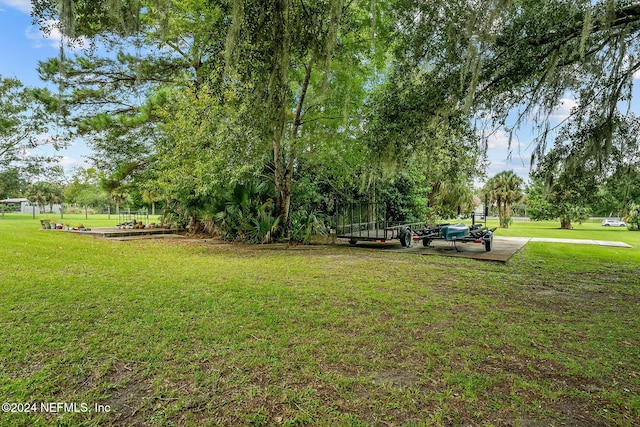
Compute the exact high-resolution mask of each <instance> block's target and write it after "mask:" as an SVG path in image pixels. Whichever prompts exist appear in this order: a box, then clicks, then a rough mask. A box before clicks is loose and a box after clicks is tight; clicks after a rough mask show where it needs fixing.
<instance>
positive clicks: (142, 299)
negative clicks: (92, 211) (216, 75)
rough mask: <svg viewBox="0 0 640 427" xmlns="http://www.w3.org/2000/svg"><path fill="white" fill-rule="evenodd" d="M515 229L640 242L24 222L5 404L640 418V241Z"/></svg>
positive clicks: (200, 418)
mask: <svg viewBox="0 0 640 427" xmlns="http://www.w3.org/2000/svg"><path fill="white" fill-rule="evenodd" d="M44 217H47V216H46V215H42V216H38V217H37V218H38V219H40V218H44ZM65 217H68V218H65V220H64V222H65V223H66V222H67V220H68V221H69V222H70V224H71V225H72V226H76V225H78V224H75V222H78V223H79V222H82V223H83V225H85V226H87V227H97V226H105V225H111V226H113V225H115V223H116V222H117V218H115V217H114V216H112V219H111V220H107V219H106V215H105V216H95V217H93V216H89V218H88V219H84V216H83V215H77V216H73V217H71V216H66V215H65ZM490 225H491V224H490ZM496 235H514V236H535V237H559V238H576V239H599V240H619V241H624V242H626V243H629V244H631V245H633V246H634V248H633V249H621V248H610V247H599V246H586V245H567V244H555V243H554V244H552V243H529V244H527V246H526V247H524V248H523V249H522V250H521V251H520V252H519V253H518V254H516V255H515V256H514V258H512V260H511V261H510V262H509V263H508V264H507V265H500V264H494V263H486V262H478V261H473V260H466V259H457V258H439V257H425V256H420V255H412V254H403V253H389V252H381V251H377V250H375V249H366V248H359V247H357V246H356V247H349V246H348V245H333V246H310V247H304V246H298V247H295V248H292V249H283V248H282V246H246V245H212V244H205V243H202V242H183V241H167V240H144V241H130V242H116V241H106V240H101V239H95V238H91V237H87V236H81V235H77V234H70V233H64V232H57V231H44V230H39V221H38V220H33V219H31V218H30V216H27V215H25V216H20V215H14V214H11V215H6V217H5V220H0V331H1V332H0V333H1V335H2V339H1V340H0V400H2V402H3V403H4V402H8V403H13V404H15V405H14V407H15V408H16V409H17V405H18V404H25V403H36V404H37V408H36V409H37V411H35V412H32V413H10V412H0V425H2V426H21V425H24V426H33V425H35V426H38V425H42V426H49V425H59V426H63V425H64V426H76V425H87V426H91V425H100V426H109V425H151V426H171V425H283V426H293V425H314V426H315V425H320V426H334V425H338V426H340V425H342V426H367V425H408V426H417V425H438V426H440V425H442V426H457V425H463V426H468V425H480V426H513V425H520V426H549V425H557V426H560V425H569V426H609V425H612V426H615V425H621V426H634V425H638V424H640V316H639V314H640V233H637V232H629V231H627V230H626V229H616V228H608V227H607V228H604V227H601V226H600V225H599V224H595V223H584V224H583V225H578V224H576V225H575V227H574V229H573V230H559V229H558V223H551V222H549V223H519V222H517V223H514V224H513V225H512V228H510V229H509V230H498V231H497V232H496ZM43 402H63V403H67V404H68V405H69V404H73V403H75V404H76V405H77V408H78V409H79V410H78V411H77V412H69V411H66V412H65V411H60V412H58V413H53V412H51V411H49V412H46V413H45V412H43V411H42V406H41V403H43ZM82 404H86V408H88V411H87V412H83V411H82V409H83V408H85V407H84V406H82ZM96 404H98V405H101V406H100V407H99V408H101V409H102V410H103V412H95V411H93V410H94V409H95V406H94V405H96ZM107 407H108V409H109V411H108V412H105V410H106V408H107ZM54 408H55V406H54ZM10 409H11V408H10ZM67 409H73V408H72V407H68V408H67Z"/></svg>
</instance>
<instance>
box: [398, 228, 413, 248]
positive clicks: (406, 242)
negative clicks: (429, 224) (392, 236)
mask: <svg viewBox="0 0 640 427" xmlns="http://www.w3.org/2000/svg"><path fill="white" fill-rule="evenodd" d="M400 245H401V246H402V247H403V248H408V247H410V246H411V229H410V228H409V227H407V228H405V229H403V230H402V232H401V233H400Z"/></svg>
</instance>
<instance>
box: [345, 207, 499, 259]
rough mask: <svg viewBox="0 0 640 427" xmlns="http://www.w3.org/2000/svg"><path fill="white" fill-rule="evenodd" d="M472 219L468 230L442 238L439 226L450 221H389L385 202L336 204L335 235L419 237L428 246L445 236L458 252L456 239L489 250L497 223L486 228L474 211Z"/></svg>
mask: <svg viewBox="0 0 640 427" xmlns="http://www.w3.org/2000/svg"><path fill="white" fill-rule="evenodd" d="M485 218H486V216H485ZM471 221H472V225H471V227H469V234H467V235H465V236H462V237H458V238H454V239H445V238H444V237H442V236H440V230H441V229H442V227H444V226H447V225H451V224H438V225H432V226H429V225H425V224H423V223H402V222H391V221H388V219H387V210H386V206H385V205H384V204H375V203H368V202H360V203H355V204H354V203H351V204H349V205H344V206H341V207H338V209H337V210H336V217H335V224H336V238H338V239H346V240H348V241H349V243H350V244H351V245H355V244H357V243H358V242H360V241H368V242H387V241H390V240H396V239H398V240H400V245H401V246H402V247H410V246H411V244H412V241H414V240H415V241H419V240H422V245H423V246H424V247H431V242H432V241H433V240H447V241H449V242H452V244H453V247H454V248H455V249H456V251H458V252H460V249H458V247H457V243H458V242H463V243H469V242H473V243H481V244H482V245H484V247H485V250H486V251H487V252H489V251H491V248H492V246H493V232H494V231H495V230H496V228H497V227H496V228H492V229H489V228H487V227H486V222H485V226H484V227H483V226H482V225H481V224H476V223H475V215H474V214H473V213H472V215H471Z"/></svg>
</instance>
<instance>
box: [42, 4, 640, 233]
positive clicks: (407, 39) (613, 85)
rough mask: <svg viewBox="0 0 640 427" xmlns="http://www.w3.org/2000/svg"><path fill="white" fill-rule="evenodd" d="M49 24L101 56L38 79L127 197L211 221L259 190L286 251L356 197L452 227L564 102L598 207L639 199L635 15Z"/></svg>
mask: <svg viewBox="0 0 640 427" xmlns="http://www.w3.org/2000/svg"><path fill="white" fill-rule="evenodd" d="M34 15H35V17H36V20H38V21H39V22H40V23H41V25H43V26H44V27H47V26H49V25H51V23H52V22H57V21H55V20H53V21H52V20H51V18H57V19H59V20H60V26H61V29H62V30H63V33H64V34H65V38H66V41H68V42H74V41H77V40H79V39H80V38H82V37H85V38H87V39H88V40H89V42H90V46H89V49H85V50H84V51H81V52H80V53H79V54H77V55H75V56H72V57H69V56H67V55H65V54H64V49H62V50H61V55H60V57H59V58H53V59H51V60H49V61H47V62H44V63H42V64H41V66H40V72H41V74H42V76H43V78H45V79H47V80H49V81H51V82H54V83H56V84H57V85H58V87H59V89H60V94H59V96H58V97H57V98H55V99H54V98H53V97H50V98H49V101H50V108H51V109H53V108H54V107H55V109H56V110H57V111H59V112H63V113H65V114H66V113H67V109H69V110H68V114H66V115H65V118H66V120H67V124H68V125H69V127H68V129H69V130H70V131H72V132H73V133H75V134H77V135H81V136H82V137H83V138H85V139H86V140H88V141H89V143H90V145H91V146H92V147H93V148H94V150H95V158H94V162H95V165H96V166H97V167H98V169H99V170H100V171H101V173H102V174H103V175H104V177H105V178H104V184H105V185H104V186H103V187H104V189H105V190H106V191H108V192H109V193H110V194H111V196H112V198H113V200H115V201H116V203H119V199H120V198H121V195H122V194H123V193H124V190H127V191H133V192H134V193H135V192H137V193H138V194H140V195H142V194H146V196H145V198H146V199H149V195H150V194H153V199H154V200H162V201H164V202H166V204H167V205H170V206H174V207H178V206H180V209H181V211H182V212H183V213H187V212H189V213H191V214H193V215H194V216H192V217H190V218H189V219H188V220H187V221H186V222H187V223H194V224H195V223H197V222H200V221H202V220H204V218H203V217H200V216H198V215H200V214H201V213H202V212H206V211H211V210H212V209H214V206H216V205H217V204H219V203H220V202H221V201H222V200H223V199H224V196H223V194H225V192H228V191H231V190H232V189H233V188H234V187H235V186H236V185H237V184H240V185H242V183H243V182H247V181H252V180H259V181H262V182H264V183H265V185H269V186H271V187H272V191H273V195H274V196H273V207H272V210H273V212H270V213H269V215H273V216H274V217H276V218H279V224H280V226H279V227H278V229H277V230H276V232H275V233H273V234H272V236H274V237H275V236H286V234H287V230H290V229H291V228H290V224H289V215H290V214H291V213H292V212H295V211H296V210H299V209H301V210H303V211H307V212H312V211H317V212H319V213H320V214H322V215H330V214H331V213H332V212H333V210H334V209H335V204H336V203H339V202H343V201H349V200H353V199H359V198H368V199H369V200H371V201H375V202H386V203H387V204H389V205H390V208H389V210H390V211H392V212H394V216H395V215H397V217H398V218H422V219H424V217H425V216H426V215H429V214H437V215H443V216H450V215H452V214H455V213H457V212H458V211H463V212H464V211H469V210H470V209H471V205H472V195H473V193H472V191H471V186H472V183H473V182H474V180H477V179H479V178H482V177H483V173H484V169H485V161H486V156H485V154H484V152H483V150H482V145H483V144H482V139H483V138H484V137H483V135H486V134H485V133H484V132H483V131H484V130H486V129H496V128H502V129H504V130H506V131H507V132H508V133H509V134H510V135H513V131H515V130H516V129H517V128H518V127H519V126H520V125H521V124H523V123H524V122H526V121H530V120H533V121H534V123H535V125H536V126H537V127H538V128H537V130H538V132H537V134H538V135H539V138H538V143H539V144H538V149H537V151H536V155H535V158H536V159H538V160H540V161H541V162H542V163H545V162H546V161H545V160H544V159H543V157H544V155H545V154H546V148H547V141H549V140H550V139H552V138H554V136H555V135H556V130H557V129H551V127H550V123H551V120H550V119H551V117H552V114H553V112H554V111H555V110H556V108H557V107H558V106H560V105H561V104H562V103H563V102H565V101H566V100H567V97H569V98H572V99H574V100H576V102H575V104H576V107H575V108H574V109H573V110H572V111H571V115H570V119H569V120H567V121H566V122H563V123H560V124H559V129H560V132H559V133H558V135H559V137H558V140H559V142H558V141H556V145H558V144H560V145H566V147H565V148H564V149H562V148H556V149H558V150H561V151H562V150H564V151H562V153H563V155H564V156H565V158H564V159H563V160H562V161H563V162H566V163H567V165H566V166H563V165H559V164H558V165H557V167H558V168H567V169H571V168H572V167H573V166H572V165H571V164H573V163H575V164H587V166H588V168H589V170H588V171H587V172H586V173H585V174H584V175H578V176H580V177H583V176H584V177H586V176H587V175H590V176H594V175H595V174H598V176H599V177H600V181H602V182H604V181H606V182H607V185H608V187H606V188H604V187H603V188H600V189H598V190H597V191H601V192H606V194H607V195H608V196H611V197H601V198H598V202H601V203H600V205H599V206H597V209H596V211H598V212H604V211H606V210H609V212H612V211H614V210H616V211H619V212H622V213H624V212H625V209H626V207H627V206H628V205H629V203H630V202H631V201H633V200H635V199H636V198H637V195H636V194H634V190H633V188H635V187H634V180H633V178H629V177H630V175H631V174H630V171H632V170H637V165H635V166H634V165H632V164H629V163H628V162H627V164H623V163H624V161H620V154H621V153H625V151H624V150H621V149H620V148H621V144H620V143H619V142H620V138H621V136H623V135H626V136H627V137H628V136H630V135H633V133H634V132H633V129H634V126H636V125H635V124H633V122H634V120H635V119H634V118H633V116H631V115H629V114H627V112H625V111H623V110H622V109H621V108H623V105H622V103H621V102H620V101H626V100H628V99H629V96H630V88H631V82H632V78H633V74H634V73H635V71H636V70H637V69H638V68H640V60H639V59H638V56H639V52H638V43H637V41H636V36H637V34H638V32H639V31H640V26H639V20H640V8H639V7H638V6H637V5H635V4H634V3H633V2H629V1H626V0H607V1H599V2H591V1H587V0H553V1H548V2H544V4H543V5H540V4H538V3H537V2H530V1H516V0H509V1H502V0H500V1H498V0H496V1H488V2H475V3H473V2H472V3H469V2H467V1H433V2H423V1H414V0H393V1H387V2H370V1H352V2H345V1H341V0H311V1H304V2H302V1H299V0H276V1H272V2H263V1H256V0H232V1H213V2H211V1H209V2H204V1H200V0H180V1H173V2H157V1H139V2H130V1H114V0H99V1H88V0H63V1H60V2H51V1H48V0H39V1H36V2H34ZM105 51H106V53H104V52H105ZM622 58H624V60H623V59H622ZM63 107H64V108H63ZM514 112H515V113H517V114H516V118H515V120H514V119H513V113H514ZM510 115H511V116H510ZM636 134H637V132H636ZM485 143H486V141H485ZM637 151H638V150H637V144H635V151H634V152H637ZM547 163H548V162H547ZM613 165H617V166H619V167H615V168H613ZM541 167H542V168H544V167H545V166H541ZM551 169H553V168H547V171H550V170H551ZM549 173H550V172H549ZM549 173H546V172H545V174H546V175H547V177H546V178H545V180H546V182H547V183H550V182H551V179H549ZM615 174H617V175H618V179H615V180H614V179H611V180H603V179H602V177H603V176H604V177H611V176H613V175H615ZM569 175H570V174H569V173H565V174H564V175H558V176H564V177H567V179H568V177H569ZM573 179H578V178H573ZM585 179H586V178H585ZM565 184H566V185H565V187H567V186H568V187H571V186H572V184H573V183H568V182H567V183H565ZM576 186H577V187H585V188H587V187H589V188H590V184H589V183H585V182H581V183H577V185H576ZM117 188H120V189H121V191H120V190H119V193H118V192H116V189H117ZM398 190H401V191H402V192H401V193H397V191H398ZM117 193H118V194H117ZM120 193H122V194H120ZM545 194H560V193H559V192H558V191H555V192H554V191H551V192H549V191H547V192H546V193H545ZM136 197H137V196H136ZM576 197H577V196H576ZM137 198H138V199H142V197H137ZM583 202H586V203H589V202H590V201H584V200H583ZM593 202H594V203H595V201H593ZM510 203H511V202H510ZM510 203H509V204H510ZM571 203H573V202H571ZM507 209H508V206H505V205H504V203H503V206H502V208H501V210H502V211H505V210H507ZM574 213H575V212H574ZM574 213H572V214H568V213H567V214H563V215H564V216H565V217H566V216H574V217H575V215H574ZM322 215H321V216H322ZM507 216H508V215H504V213H503V215H501V217H507ZM563 222H564V223H565V224H564V225H565V226H568V223H567V222H566V221H563ZM503 225H504V224H503ZM569 226H570V225H569ZM196 228H197V227H196ZM237 231H238V232H239V231H240V230H237ZM231 234H234V233H231ZM236 234H237V233H236Z"/></svg>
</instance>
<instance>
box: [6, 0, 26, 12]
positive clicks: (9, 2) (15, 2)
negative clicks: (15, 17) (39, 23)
mask: <svg viewBox="0 0 640 427" xmlns="http://www.w3.org/2000/svg"><path fill="white" fill-rule="evenodd" d="M0 4H2V5H5V6H9V7H12V8H14V9H18V10H19V11H20V12H23V13H27V14H28V13H31V0H0Z"/></svg>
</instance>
